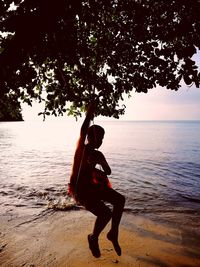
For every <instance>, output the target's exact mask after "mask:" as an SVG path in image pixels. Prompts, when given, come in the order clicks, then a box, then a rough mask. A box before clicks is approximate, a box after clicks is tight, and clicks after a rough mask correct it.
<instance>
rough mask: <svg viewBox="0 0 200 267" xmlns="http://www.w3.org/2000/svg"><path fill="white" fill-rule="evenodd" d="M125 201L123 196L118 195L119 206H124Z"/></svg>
mask: <svg viewBox="0 0 200 267" xmlns="http://www.w3.org/2000/svg"><path fill="white" fill-rule="evenodd" d="M125 202H126V199H125V197H124V196H123V195H121V194H120V197H119V204H120V206H122V207H124V205H125Z"/></svg>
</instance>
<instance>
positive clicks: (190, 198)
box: [181, 195, 200, 203]
mask: <svg viewBox="0 0 200 267" xmlns="http://www.w3.org/2000/svg"><path fill="white" fill-rule="evenodd" d="M181 197H182V198H185V199H187V200H188V201H192V202H195V203H200V199H198V198H194V197H191V196H184V195H181Z"/></svg>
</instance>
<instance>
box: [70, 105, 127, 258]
mask: <svg viewBox="0 0 200 267" xmlns="http://www.w3.org/2000/svg"><path fill="white" fill-rule="evenodd" d="M94 111H95V105H94V104H91V105H90V106H89V108H88V110H87V113H86V117H85V120H84V122H83V124H82V127H81V131H80V137H79V140H78V143H77V147H76V151H75V155H74V162H73V167H72V173H71V177H70V184H69V193H70V194H71V195H72V196H73V197H74V199H75V200H76V201H77V202H79V203H80V204H81V205H83V206H84V207H85V208H86V210H88V211H90V212H92V213H93V214H94V215H96V216H97V218H96V221H95V225H94V229H93V233H91V234H89V235H88V243H89V248H90V250H91V252H92V254H93V256H94V257H96V258H98V257H100V256H101V253H100V249H99V245H98V237H99V235H100V233H101V232H102V230H103V229H104V227H105V226H106V225H107V223H108V222H109V221H110V219H111V218H112V221H111V229H110V231H109V232H108V234H107V238H108V240H110V241H111V242H112V244H113V246H114V249H115V251H116V253H117V254H118V255H119V256H120V255H121V248H120V246H119V243H118V232H119V223H120V220H121V216H122V212H123V208H124V204H125V198H124V196H122V195H121V194H120V193H118V192H117V191H115V190H114V189H112V188H111V186H110V184H109V182H108V179H107V175H110V174H111V169H110V166H109V165H108V163H107V161H106V158H105V157H104V155H103V154H102V153H101V152H100V151H98V150H97V149H98V148H99V147H100V146H101V144H102V141H103V138H104V133H105V131H104V129H103V128H102V127H101V126H99V125H92V126H90V127H89V125H90V121H91V120H92V119H93V117H94ZM86 136H87V144H85V139H86ZM97 164H98V165H100V166H101V167H102V169H103V171H101V176H103V178H102V179H101V182H98V179H96V180H95V175H96V176H98V175H97V174H95V173H96V168H95V166H96V165H97ZM98 173H99V172H98ZM104 201H105V202H109V203H111V204H112V205H113V210H112V211H111V210H110V208H108V207H107V206H106V205H105V204H104Z"/></svg>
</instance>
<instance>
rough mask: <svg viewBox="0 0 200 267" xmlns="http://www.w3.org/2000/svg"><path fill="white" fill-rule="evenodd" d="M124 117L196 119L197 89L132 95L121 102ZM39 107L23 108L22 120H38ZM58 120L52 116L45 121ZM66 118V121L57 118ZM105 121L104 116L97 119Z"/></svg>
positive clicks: (199, 96)
mask: <svg viewBox="0 0 200 267" xmlns="http://www.w3.org/2000/svg"><path fill="white" fill-rule="evenodd" d="M123 104H125V105H126V112H125V115H123V116H121V117H120V119H121V120H200V88H196V87H188V86H182V88H180V89H179V90H178V91H173V90H167V89H165V88H160V87H157V88H154V89H151V90H149V91H148V93H147V94H145V93H132V97H131V98H129V99H125V100H124V101H123ZM40 111H43V107H42V106H41V105H39V104H34V105H33V107H32V108H31V107H29V106H27V105H23V117H24V120H26V121H27V120H28V121H29V120H40V121H42V116H38V115H37V114H38V113H39V112H40ZM52 119H56V120H57V119H58V118H54V116H52V117H51V118H47V120H52ZM59 119H66V118H62V117H61V118H59ZM101 119H105V117H103V118H101Z"/></svg>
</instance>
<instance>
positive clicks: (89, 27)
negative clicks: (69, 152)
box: [0, 0, 200, 118]
mask: <svg viewBox="0 0 200 267" xmlns="http://www.w3.org/2000/svg"><path fill="white" fill-rule="evenodd" d="M11 3H12V1H2V3H1V9H0V31H1V32H4V33H6V32H7V33H9V34H7V36H6V35H5V34H4V37H1V38H0V51H1V53H0V90H1V94H2V95H4V96H5V95H9V94H11V93H12V94H13V93H14V94H15V96H16V98H17V99H20V98H21V99H22V100H23V101H25V102H28V103H29V104H31V99H33V98H34V99H38V100H39V101H45V111H44V112H43V115H49V114H53V115H62V114H63V113H64V112H68V114H69V115H73V114H74V115H75V116H78V115H80V114H81V111H82V110H83V109H84V106H85V105H87V104H88V103H89V102H90V101H91V100H94V99H98V101H99V104H98V110H97V115H100V114H101V115H104V116H114V117H116V118H118V117H119V116H120V115H121V114H123V113H124V108H125V107H124V106H120V105H119V103H120V100H121V99H122V98H123V95H124V94H128V95H129V94H130V92H131V91H132V90H135V91H136V92H144V93H147V92H148V90H149V89H152V88H154V87H156V86H157V85H160V86H163V87H166V88H167V89H172V90H178V89H179V88H180V83H181V81H182V80H184V82H185V83H186V84H187V85H191V84H193V83H194V84H195V85H196V86H197V87H199V81H200V77H199V76H200V75H199V72H198V69H197V66H196V63H195V62H194V61H192V59H191V58H192V56H193V55H194V54H195V53H196V51H197V48H200V35H199V31H200V19H199V13H200V3H199V1H198V0H193V1H191V2H190V3H189V1H188V0H182V1H179V0H169V1H165V0H155V1H151V3H150V1H149V0H144V1H133V0H106V1H105V0H99V1H96V0H87V1H80V0H69V1H65V0H60V1H57V2H55V1H48V0H44V1H40V0H35V1H30V0H24V1H15V4H16V5H17V8H16V10H10V9H9V8H10V4H11ZM22 91H23V92H24V93H22ZM69 102H70V103H71V107H70V108H66V106H67V105H68V103H69Z"/></svg>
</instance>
